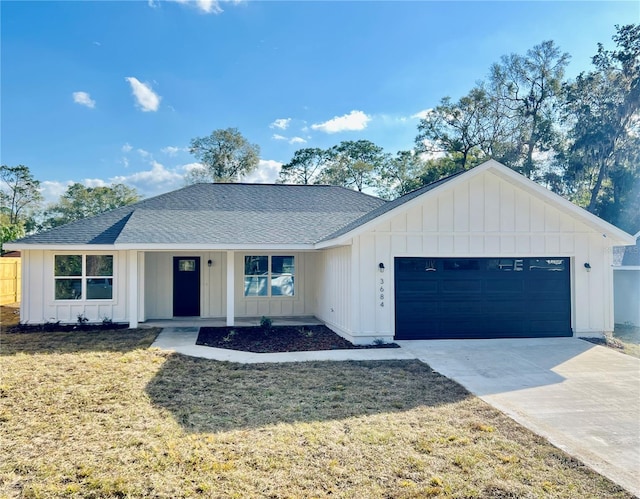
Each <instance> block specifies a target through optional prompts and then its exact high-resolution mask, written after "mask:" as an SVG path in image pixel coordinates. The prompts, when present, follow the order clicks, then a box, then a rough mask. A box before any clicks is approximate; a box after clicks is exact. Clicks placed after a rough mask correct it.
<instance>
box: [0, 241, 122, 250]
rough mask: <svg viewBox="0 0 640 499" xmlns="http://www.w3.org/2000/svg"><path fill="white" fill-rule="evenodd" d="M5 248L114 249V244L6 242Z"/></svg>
mask: <svg viewBox="0 0 640 499" xmlns="http://www.w3.org/2000/svg"><path fill="white" fill-rule="evenodd" d="M2 247H3V248H4V249H8V250H12V251H30V250H51V251H113V250H114V246H113V244H42V243H39V244H22V243H4V244H3V245H2Z"/></svg>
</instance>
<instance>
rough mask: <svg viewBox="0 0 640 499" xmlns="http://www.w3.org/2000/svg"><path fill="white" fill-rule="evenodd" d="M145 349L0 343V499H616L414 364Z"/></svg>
mask: <svg viewBox="0 0 640 499" xmlns="http://www.w3.org/2000/svg"><path fill="white" fill-rule="evenodd" d="M154 334H155V333H154V332H153V331H152V332H149V331H145V330H135V331H117V332H94V333H90V332H87V333H84V332H82V333H75V334H67V333H64V334H60V333H27V334H14V333H3V334H2V335H0V350H1V353H2V356H0V362H1V363H2V380H1V382H0V438H1V440H0V448H1V449H2V459H1V460H0V497H45V498H49V497H83V498H85V497H89V498H90V497H95V498H102V497H167V498H168V497H239V498H240V497H241V498H245V497H274V498H280V497H282V498H285V497H329V496H331V497H348V498H364V497H366V498H373V497H394V498H396V497H397V498H410V497H465V498H467V497H478V498H491V497H495V498H498V497H522V498H527V497H532V498H533V497H566V498H574V497H580V498H596V497H598V498H601V497H625V498H627V497H632V496H631V495H630V494H627V493H626V492H624V491H623V490H621V489H620V488H619V487H618V486H616V485H615V484H613V483H611V482H610V481H608V480H607V479H605V478H603V477H602V476H600V475H598V474H596V473H595V472H593V471H591V470H590V469H588V468H587V467H585V466H584V465H582V464H581V463H580V462H578V461H576V460H575V459H573V458H571V457H569V456H568V455H566V454H564V453H563V452H562V451H560V450H559V449H557V448H555V447H553V446H551V445H550V444H549V443H547V442H546V441H545V440H543V439H542V438H540V437H538V436H536V435H534V434H532V433H531V432H529V431H527V430H526V429H524V428H522V427H520V426H519V425H517V424H516V423H515V422H513V421H512V420H511V419H509V418H507V417H505V416H504V415H502V414H501V413H499V412H498V411H496V410H494V409H493V408H491V407H490V406H488V405H487V404H485V403H484V402H482V401H481V400H479V399H477V398H475V397H473V396H471V395H470V394H469V393H468V392H466V391H465V390H464V389H463V388H462V387H460V386H459V385H457V384H456V383H453V382H452V381H450V380H448V379H447V378H444V377H442V376H440V375H439V374H437V373H434V372H432V371H431V369H430V368H429V367H428V366H426V365H425V364H422V363H420V362H417V361H389V362H335V363H332V362H311V363H295V364H276V365H272V364H270V365H266V364H262V365H239V364H230V363H223V362H216V361H210V360H205V359H197V358H189V357H185V356H181V355H176V354H170V353H166V352H161V351H158V350H151V349H148V348H147V347H148V346H149V345H150V343H151V342H152V340H153V337H154ZM110 345H111V346H110Z"/></svg>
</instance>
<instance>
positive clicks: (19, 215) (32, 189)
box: [0, 165, 42, 254]
mask: <svg viewBox="0 0 640 499" xmlns="http://www.w3.org/2000/svg"><path fill="white" fill-rule="evenodd" d="M0 179H1V180H2V184H1V185H0V254H2V253H3V252H4V250H3V249H2V246H3V244H4V243H5V242H7V241H12V240H14V239H17V238H19V237H22V236H24V235H25V234H26V233H27V231H30V230H31V229H32V228H33V227H34V226H35V222H34V219H33V215H34V213H35V211H36V210H37V209H38V208H39V206H40V203H41V202H42V194H40V181H38V180H36V179H35V178H34V177H33V175H32V174H31V171H30V170H29V168H28V167H26V166H24V165H18V166H7V165H2V166H1V167H0Z"/></svg>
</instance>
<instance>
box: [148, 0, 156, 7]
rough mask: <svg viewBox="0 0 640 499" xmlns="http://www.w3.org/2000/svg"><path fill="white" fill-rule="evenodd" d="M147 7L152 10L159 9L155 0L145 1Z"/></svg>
mask: <svg viewBox="0 0 640 499" xmlns="http://www.w3.org/2000/svg"><path fill="white" fill-rule="evenodd" d="M147 5H148V6H149V7H151V8H152V9H155V8H157V7H159V4H158V2H157V1H156V0H147Z"/></svg>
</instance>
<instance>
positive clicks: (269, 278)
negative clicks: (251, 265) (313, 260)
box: [242, 253, 297, 299]
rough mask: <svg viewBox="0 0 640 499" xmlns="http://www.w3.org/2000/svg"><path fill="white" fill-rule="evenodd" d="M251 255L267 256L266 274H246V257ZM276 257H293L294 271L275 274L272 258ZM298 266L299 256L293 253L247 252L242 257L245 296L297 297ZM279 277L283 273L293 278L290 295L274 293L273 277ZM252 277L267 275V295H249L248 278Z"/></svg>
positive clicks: (265, 297)
mask: <svg viewBox="0 0 640 499" xmlns="http://www.w3.org/2000/svg"><path fill="white" fill-rule="evenodd" d="M249 257H265V258H267V273H266V274H246V258H249ZM274 257H276V258H278V257H288V258H292V259H293V272H292V273H291V274H282V273H276V274H274V272H273V264H272V261H273V260H272V259H273V258H274ZM296 267H297V257H296V255H293V254H286V255H267V254H264V253H251V254H245V255H243V258H242V295H243V297H244V298H251V299H255V298H262V299H267V298H275V299H287V298H288V299H292V298H295V297H296V273H297V270H296ZM274 275H275V277H278V276H283V275H290V276H291V278H292V280H293V292H292V293H291V294H290V295H274V294H273V292H272V290H273V277H274ZM251 277H266V279H267V294H265V295H251V294H250V295H248V294H246V284H245V283H246V279H247V278H251Z"/></svg>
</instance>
